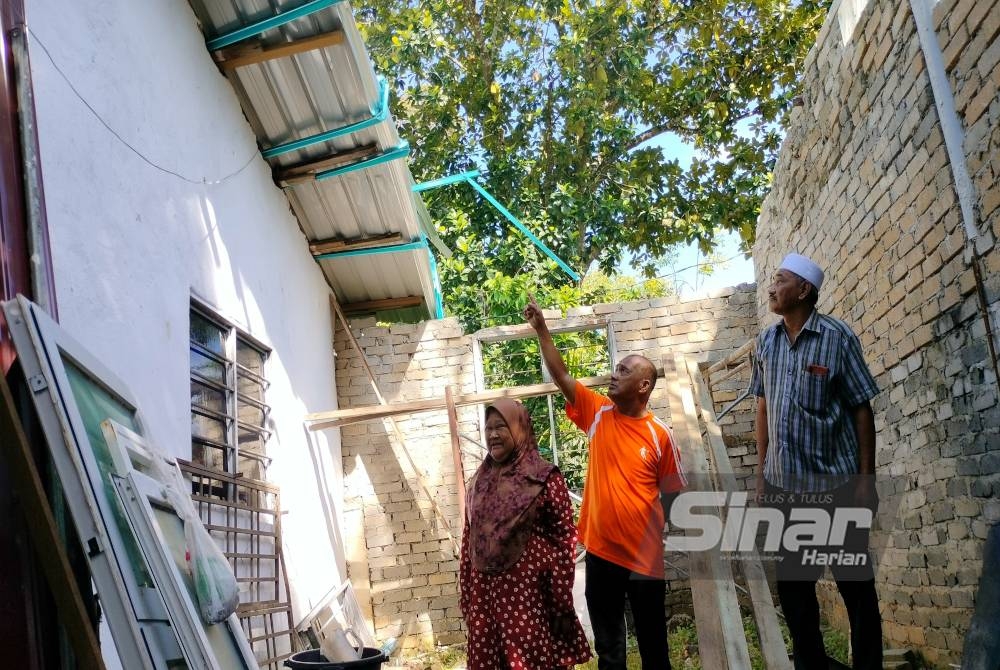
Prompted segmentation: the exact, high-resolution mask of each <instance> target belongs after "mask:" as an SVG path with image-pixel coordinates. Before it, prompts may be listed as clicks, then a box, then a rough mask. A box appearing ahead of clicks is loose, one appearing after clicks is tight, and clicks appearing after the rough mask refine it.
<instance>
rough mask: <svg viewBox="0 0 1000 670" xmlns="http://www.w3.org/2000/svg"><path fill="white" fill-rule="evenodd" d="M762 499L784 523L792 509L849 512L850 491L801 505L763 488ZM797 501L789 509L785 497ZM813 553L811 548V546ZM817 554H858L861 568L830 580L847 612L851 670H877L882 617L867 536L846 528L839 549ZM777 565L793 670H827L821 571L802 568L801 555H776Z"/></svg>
mask: <svg viewBox="0 0 1000 670" xmlns="http://www.w3.org/2000/svg"><path fill="white" fill-rule="evenodd" d="M765 491H766V496H767V498H766V499H765V503H764V504H769V503H768V502H767V500H768V499H769V500H771V501H775V500H780V501H781V502H778V503H770V504H769V506H773V507H776V508H778V509H779V510H781V512H782V514H783V515H784V517H785V519H786V527H787V523H788V514H789V512H790V510H791V508H792V507H799V508H802V507H814V508H820V509H824V510H826V511H827V512H829V513H831V514H832V513H833V512H834V511H835V510H836V509H837V508H843V507H853V506H854V503H853V486H852V485H848V486H845V487H842V488H838V489H834V490H832V491H829V492H824V493H822V494H807V496H810V497H811V498H812V499H813V500H817V499H819V500H821V502H812V503H803V502H802V499H801V494H793V493H791V492H789V491H784V490H782V489H779V488H777V487H774V486H771V485H770V484H767V485H766V487H765ZM790 495H795V496H799V502H798V503H794V504H790V503H789V502H788V500H789V496H790ZM813 548H814V549H815V548H816V547H813ZM818 549H819V551H820V552H821V553H826V552H832V553H836V552H837V551H839V550H840V549H844V550H845V551H848V552H849V553H859V552H864V553H865V554H866V555H868V562H867V563H866V564H865V565H863V566H852V567H843V566H841V567H832V566H831V568H830V570H831V572H833V577H834V580H835V581H836V583H837V589H838V590H839V591H840V597H841V598H843V600H844V606H845V607H846V608H847V618H848V620H849V621H850V624H851V652H852V656H853V658H854V663H853V668H854V670H882V615H881V614H879V611H878V594H877V592H876V590H875V572H874V570H873V569H872V559H871V556H870V555H869V554H868V531H867V530H866V529H852V530H850V531H849V532H848V534H847V538H846V541H845V543H844V545H843V546H836V547H818ZM779 553H780V555H781V558H782V560H781V562H780V563H778V565H777V566H776V568H777V590H778V600H779V601H780V602H781V610H782V612H783V613H784V615H785V621H786V622H787V623H788V632H789V634H790V635H791V637H792V648H793V651H794V656H795V670H814V669H815V668H825V667H827V660H826V652H825V651H824V648H823V636H822V633H821V632H820V616H819V614H820V613H819V600H818V599H817V597H816V582H817V581H819V578H820V577H821V576H822V574H823V570H824V568H823V567H822V566H805V567H804V566H803V565H802V556H803V551H802V550H801V549H800V550H799V551H788V550H785V549H784V548H782V550H781V551H780V552H779Z"/></svg>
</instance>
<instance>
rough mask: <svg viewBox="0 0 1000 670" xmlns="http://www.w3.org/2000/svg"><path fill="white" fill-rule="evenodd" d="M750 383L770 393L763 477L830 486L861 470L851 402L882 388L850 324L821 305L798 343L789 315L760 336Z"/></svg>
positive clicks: (777, 482) (778, 482) (800, 487)
mask: <svg viewBox="0 0 1000 670" xmlns="http://www.w3.org/2000/svg"><path fill="white" fill-rule="evenodd" d="M750 390H751V392H752V393H753V394H755V395H757V396H758V397H762V398H765V399H766V401H767V434H768V448H767V455H766V456H765V459H764V478H765V479H766V480H767V481H768V482H769V483H771V484H773V485H774V486H778V487H780V488H783V489H785V490H789V491H826V490H829V489H832V488H835V487H837V486H840V485H842V484H843V483H845V482H846V481H847V479H848V478H849V477H850V476H851V475H854V474H857V473H858V468H859V460H858V436H857V433H856V431H855V428H854V422H853V418H852V414H851V411H850V410H851V409H852V408H854V407H857V406H858V405H860V404H862V403H864V402H866V401H868V400H871V399H872V398H873V397H875V396H876V395H877V394H878V387H877V386H876V385H875V380H874V378H872V375H871V372H869V370H868V366H867V365H866V364H865V360H864V357H863V355H862V353H861V343H860V342H859V341H858V338H857V336H856V335H855V334H854V332H853V331H852V330H851V329H850V327H849V326H848V325H847V324H846V323H844V322H843V321H840V320H839V319H835V318H833V317H831V316H826V315H824V314H820V313H819V312H817V311H815V310H814V311H813V313H812V314H811V315H810V316H809V319H808V320H807V321H806V323H805V325H804V326H803V327H802V331H801V332H800V333H799V336H798V337H797V338H796V340H795V344H794V345H792V344H790V343H789V341H788V335H787V333H786V332H785V327H784V323H783V322H779V323H777V324H775V325H773V326H771V327H769V328H768V329H767V330H765V331H764V332H762V333H761V334H760V335H759V336H758V337H757V355H756V358H755V360H754V367H753V377H752V379H751V381H750Z"/></svg>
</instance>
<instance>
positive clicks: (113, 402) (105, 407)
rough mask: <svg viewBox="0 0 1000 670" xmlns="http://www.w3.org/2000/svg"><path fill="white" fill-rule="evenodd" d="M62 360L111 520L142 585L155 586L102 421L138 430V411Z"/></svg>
mask: <svg viewBox="0 0 1000 670" xmlns="http://www.w3.org/2000/svg"><path fill="white" fill-rule="evenodd" d="M62 363H63V366H64V367H65V369H66V377H67V378H68V379H69V385H70V389H71V390H72V393H73V399H74V400H76V406H77V409H79V410H80V417H81V418H82V419H83V423H84V426H85V430H86V431H87V435H86V439H87V440H88V441H89V442H90V448H91V449H92V450H93V452H94V458H95V460H96V461H97V467H98V469H99V470H100V471H101V472H100V473H101V478H102V484H103V488H104V496H105V497H106V499H107V502H108V504H109V505H110V506H111V510H112V516H113V517H114V518H113V519H111V520H109V521H111V522H113V523H114V524H115V525H116V526H117V527H118V531H119V533H120V534H121V537H122V542H123V543H124V544H125V553H126V554H127V555H128V557H129V562H130V563H131V565H132V570H133V574H134V575H135V579H136V582H138V584H139V585H140V586H153V580H152V577H151V576H150V574H149V571H148V569H147V568H146V562H145V559H144V558H143V555H142V551H141V550H140V549H139V543H138V540H136V538H135V534H134V533H133V532H132V527H131V525H130V524H129V521H128V517H127V516H126V514H125V510H124V508H122V504H121V501H120V500H119V498H118V492H117V491H116V490H115V487H114V484H113V483H112V481H111V475H110V473H111V472H113V471H114V461H113V460H112V456H111V449H110V448H109V447H108V443H107V442H106V441H105V439H104V432H103V431H102V430H101V422H102V421H104V420H105V419H113V420H114V421H117V422H118V423H120V424H121V425H123V426H125V427H126V428H128V429H130V430H133V431H136V432H138V431H139V425H138V423H137V422H136V420H135V410H134V409H132V408H131V407H128V406H126V405H125V404H124V403H123V402H122V401H121V400H120V399H119V398H117V397H115V396H112V395H111V394H110V393H108V392H107V391H106V390H105V389H104V387H103V386H101V385H100V384H98V383H97V382H96V381H95V380H94V378H93V377H91V376H90V375H89V374H88V373H86V372H84V371H83V370H82V369H80V368H78V367H77V366H76V365H74V364H73V362H72V361H71V360H69V359H68V358H66V357H63V358H62ZM81 439H82V438H81ZM98 495H100V494H98Z"/></svg>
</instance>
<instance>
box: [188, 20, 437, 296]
mask: <svg viewBox="0 0 1000 670" xmlns="http://www.w3.org/2000/svg"><path fill="white" fill-rule="evenodd" d="M190 2H191V6H192V8H193V9H194V11H195V14H196V15H197V17H198V20H199V21H200V22H201V24H202V30H203V32H204V33H205V35H206V38H212V37H216V36H218V35H223V34H227V33H229V32H231V31H233V30H236V29H239V28H242V27H244V26H248V25H251V24H253V23H256V22H258V21H260V20H263V19H267V18H270V17H273V16H274V15H275V14H277V13H281V12H285V11H288V10H291V9H295V8H297V7H300V6H302V5H304V4H306V3H305V1H304V0H279V1H271V0H190ZM337 30H339V31H342V32H343V36H344V38H343V40H342V41H341V42H340V43H338V44H334V45H332V46H327V47H324V48H321V49H315V50H312V51H306V52H302V53H298V54H295V55H292V56H285V57H282V58H278V59H274V60H269V61H264V62H261V63H256V64H251V65H246V66H243V67H239V68H237V69H235V70H231V71H229V72H228V73H227V76H228V79H229V81H230V82H231V83H232V85H233V88H234V89H235V91H236V94H237V96H238V97H239V100H240V103H241V105H242V106H243V110H244V112H245V113H246V116H247V119H248V120H249V122H250V124H251V126H252V127H253V130H254V132H255V133H256V135H257V138H258V141H259V142H260V144H261V147H262V148H263V149H266V148H269V147H273V146H277V145H281V144H284V143H287V142H290V141H294V140H298V139H301V138H304V137H308V136H311V135H314V134H317V133H321V132H325V131H329V130H333V129H336V128H341V127H343V126H346V125H349V124H351V123H355V122H358V121H363V120H366V119H368V118H370V117H371V116H372V115H373V112H374V111H375V109H376V108H377V107H378V101H379V93H380V91H379V81H378V77H377V75H376V73H375V71H374V69H373V68H372V65H371V61H370V60H369V58H368V54H367V51H366V49H365V46H364V43H363V41H362V39H361V35H360V33H359V32H358V29H357V25H356V24H355V22H354V17H353V14H352V9H351V6H350V4H349V3H348V2H340V3H338V4H336V5H333V6H331V7H327V8H324V9H321V10H319V11H317V12H315V13H313V14H310V15H309V16H306V17H303V18H299V19H296V20H294V21H292V22H290V23H287V24H285V25H283V26H280V27H277V28H273V29H271V30H267V31H265V32H263V33H261V34H260V35H259V36H257V37H255V38H252V40H254V41H256V42H258V43H260V44H262V45H264V46H271V45H275V44H281V43H285V42H290V41H294V40H298V39H304V38H308V37H313V36H316V35H320V34H325V33H329V32H332V31H337ZM247 41H248V42H249V41H251V40H247ZM240 44H242V43H240ZM401 143H402V140H401V138H400V137H399V134H398V132H397V130H396V126H395V122H394V120H393V118H392V116H391V114H389V115H388V116H387V117H386V119H385V121H383V122H381V123H378V124H376V125H374V126H371V127H369V128H366V129H364V130H360V131H358V132H355V133H353V134H350V135H345V136H341V137H338V138H335V139H332V140H328V141H325V142H322V143H319V144H314V145H312V146H310V147H307V148H303V149H299V150H296V151H293V152H289V153H285V154H282V155H280V156H276V157H274V158H271V159H269V162H270V164H271V165H272V167H273V169H274V171H275V173H276V174H277V173H278V172H280V171H281V169H282V168H287V167H290V166H295V165H300V164H303V163H308V162H311V161H316V160H320V159H323V158H327V157H330V156H331V155H333V154H341V153H344V152H351V151H352V150H359V149H361V150H366V151H367V152H368V154H369V155H373V154H376V153H383V152H386V151H389V150H392V149H395V148H397V147H399V146H400V145H401ZM412 181H413V180H412V176H411V175H410V171H409V169H408V167H407V165H406V161H405V159H397V160H393V161H390V162H387V163H382V164H380V165H376V166H372V167H368V168H366V169H364V170H359V171H355V172H350V173H348V174H344V175H341V176H336V177H333V178H330V179H325V180H322V181H306V182H302V183H296V184H294V185H289V186H285V187H284V189H283V190H284V192H285V195H286V197H287V198H288V202H289V205H290V206H291V209H292V211H293V212H294V213H295V216H296V217H297V218H298V221H299V225H300V226H301V228H302V231H303V233H305V235H306V237H307V238H308V239H309V241H310V242H316V241H325V240H332V239H339V240H358V239H364V238H369V237H379V236H384V235H386V234H393V233H398V234H399V235H400V236H401V240H400V241H401V242H403V243H406V242H413V241H417V240H419V239H421V236H422V235H423V234H426V235H429V236H430V237H434V234H433V230H429V229H428V228H429V225H428V221H427V219H426V212H425V211H424V209H423V204H422V202H420V200H419V197H418V196H416V195H415V194H414V193H412V191H411V188H410V187H411V184H412ZM319 263H320V267H321V268H322V269H323V272H324V274H325V275H326V277H327V280H328V281H329V282H330V285H331V286H332V287H333V289H334V291H335V292H336V294H337V298H338V300H339V301H340V302H341V303H342V304H344V305H350V304H351V303H356V302H367V301H371V300H380V299H386V298H403V297H407V296H413V295H417V296H422V297H423V298H424V306H425V307H426V308H427V311H428V314H433V313H434V305H435V295H436V292H435V286H436V283H435V282H436V280H435V277H434V275H433V272H432V267H431V260H430V257H429V252H428V251H427V250H426V249H416V250H411V251H402V252H394V253H381V254H376V255H365V256H352V257H346V258H332V259H324V260H321V261H319Z"/></svg>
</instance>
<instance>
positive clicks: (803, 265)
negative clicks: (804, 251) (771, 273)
mask: <svg viewBox="0 0 1000 670" xmlns="http://www.w3.org/2000/svg"><path fill="white" fill-rule="evenodd" d="M779 269H781V270H790V271H791V272H794V273H795V274H797V275H798V276H800V277H802V278H803V279H805V280H806V281H807V282H809V283H810V284H812V285H813V286H815V287H816V290H817V291H818V290H819V289H820V287H821V286H822V285H823V270H821V269H820V267H819V266H818V265H816V264H815V263H813V262H812V260H810V259H809V258H807V257H805V256H803V255H801V254H788V255H787V256H785V260H783V261H781V266H780V268H779Z"/></svg>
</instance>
